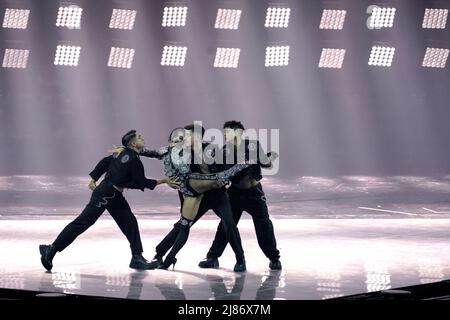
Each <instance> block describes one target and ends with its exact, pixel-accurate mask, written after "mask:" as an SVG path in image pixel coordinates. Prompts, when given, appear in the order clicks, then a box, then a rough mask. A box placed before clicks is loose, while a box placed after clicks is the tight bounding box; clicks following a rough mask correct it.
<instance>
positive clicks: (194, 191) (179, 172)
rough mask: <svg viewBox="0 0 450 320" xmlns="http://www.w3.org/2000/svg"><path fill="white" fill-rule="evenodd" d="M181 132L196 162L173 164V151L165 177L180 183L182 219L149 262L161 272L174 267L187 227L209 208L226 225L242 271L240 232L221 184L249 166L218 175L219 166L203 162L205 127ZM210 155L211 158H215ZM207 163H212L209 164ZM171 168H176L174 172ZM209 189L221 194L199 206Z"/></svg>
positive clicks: (236, 266) (243, 269)
mask: <svg viewBox="0 0 450 320" xmlns="http://www.w3.org/2000/svg"><path fill="white" fill-rule="evenodd" d="M184 129H185V132H186V136H185V137H184V143H185V144H186V143H187V145H188V146H189V147H190V148H189V152H192V153H191V159H196V160H197V161H194V163H192V161H190V162H189V163H187V162H183V161H181V162H178V163H177V161H173V159H174V158H179V157H180V153H179V152H178V150H177V149H176V148H173V149H172V152H175V157H174V154H173V153H172V157H168V158H165V161H164V162H165V172H166V175H168V176H172V175H175V176H177V177H178V180H179V181H180V191H181V192H182V193H183V195H184V201H183V203H182V215H181V219H180V221H179V222H177V223H176V224H175V225H174V228H173V229H172V231H170V232H169V234H168V235H167V236H166V237H165V238H164V239H163V241H161V243H160V244H159V245H158V247H157V254H156V256H155V257H154V259H153V260H152V265H153V266H154V267H155V268H156V267H158V268H161V269H167V268H168V267H170V266H171V265H172V264H173V265H174V266H175V263H176V261H177V259H176V258H175V256H176V254H177V253H178V252H179V250H181V248H182V247H183V246H184V244H185V243H186V241H187V239H188V236H189V230H190V227H191V226H192V224H193V223H194V220H198V219H199V218H200V217H201V216H202V215H203V214H205V213H206V212H207V211H208V210H209V209H214V210H215V212H216V213H217V214H218V215H219V217H221V219H222V221H223V223H224V225H225V226H226V235H225V236H226V237H227V239H229V240H230V243H231V245H232V247H233V250H234V251H235V254H236V261H237V262H236V265H235V268H234V270H235V271H245V259H244V251H243V249H242V245H241V239H240V235H239V231H238V229H237V228H236V225H235V224H234V223H233V218H232V213H231V207H230V205H229V201H228V198H227V197H226V194H225V188H224V185H225V184H226V183H227V181H228V180H229V179H230V178H231V177H232V176H234V175H236V174H237V173H239V172H240V171H242V170H244V169H246V168H248V167H249V166H250V165H249V164H236V165H234V166H232V167H230V168H228V169H227V170H225V171H220V172H219V171H218V168H219V167H218V166H216V165H215V164H211V165H207V164H206V163H205V162H204V161H203V160H204V159H203V152H202V150H204V149H205V148H207V147H208V144H206V143H202V139H203V134H204V128H203V127H197V126H196V125H190V126H186V127H185V128H184ZM210 156H211V157H214V155H210ZM169 159H172V160H169ZM166 160H167V161H166ZM207 162H208V163H212V161H207ZM173 168H176V169H175V170H173ZM172 171H173V172H172ZM211 172H213V173H211ZM208 173H209V174H208ZM211 189H215V190H222V191H218V192H217V193H213V194H215V195H216V196H213V197H211V196H209V198H210V199H208V201H207V202H206V203H207V205H206V206H203V207H202V205H203V201H204V200H205V198H204V195H206V194H208V193H209V192H212V191H208V190H211ZM211 200H213V201H211ZM214 200H215V201H214ZM200 208H201V209H200ZM170 248H172V250H171V251H170V253H169V254H168V255H167V257H166V259H165V260H164V262H163V261H162V258H163V256H164V255H165V254H166V252H167V251H168V250H169V249H170Z"/></svg>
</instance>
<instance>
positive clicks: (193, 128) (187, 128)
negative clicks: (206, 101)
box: [184, 123, 205, 138]
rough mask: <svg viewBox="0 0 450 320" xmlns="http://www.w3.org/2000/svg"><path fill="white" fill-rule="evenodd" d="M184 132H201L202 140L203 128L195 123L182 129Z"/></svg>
mask: <svg viewBox="0 0 450 320" xmlns="http://www.w3.org/2000/svg"><path fill="white" fill-rule="evenodd" d="M184 129H185V130H189V131H192V132H194V131H200V130H201V131H202V138H203V136H204V135H205V128H203V126H201V125H199V124H196V123H192V124H188V125H187V126H185V127H184Z"/></svg>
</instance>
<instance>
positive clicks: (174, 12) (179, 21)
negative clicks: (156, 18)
mask: <svg viewBox="0 0 450 320" xmlns="http://www.w3.org/2000/svg"><path fill="white" fill-rule="evenodd" d="M187 12H188V7H165V8H164V11H163V18H162V26H163V27H184V26H185V25H186V18H187Z"/></svg>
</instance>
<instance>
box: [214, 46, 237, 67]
mask: <svg viewBox="0 0 450 320" xmlns="http://www.w3.org/2000/svg"><path fill="white" fill-rule="evenodd" d="M240 53H241V49H239V48H217V51H216V58H215V59H214V67H215V68H237V67H238V64H239V55H240Z"/></svg>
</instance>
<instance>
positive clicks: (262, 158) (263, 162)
mask: <svg viewBox="0 0 450 320" xmlns="http://www.w3.org/2000/svg"><path fill="white" fill-rule="evenodd" d="M251 143H253V142H251ZM256 147H257V150H258V164H259V165H260V166H261V168H271V167H272V161H273V160H275V158H276V157H275V156H274V155H272V154H273V152H269V153H267V154H266V152H265V151H264V149H263V148H262V146H261V143H259V141H256ZM274 154H276V153H274ZM276 155H277V156H278V154H276Z"/></svg>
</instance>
